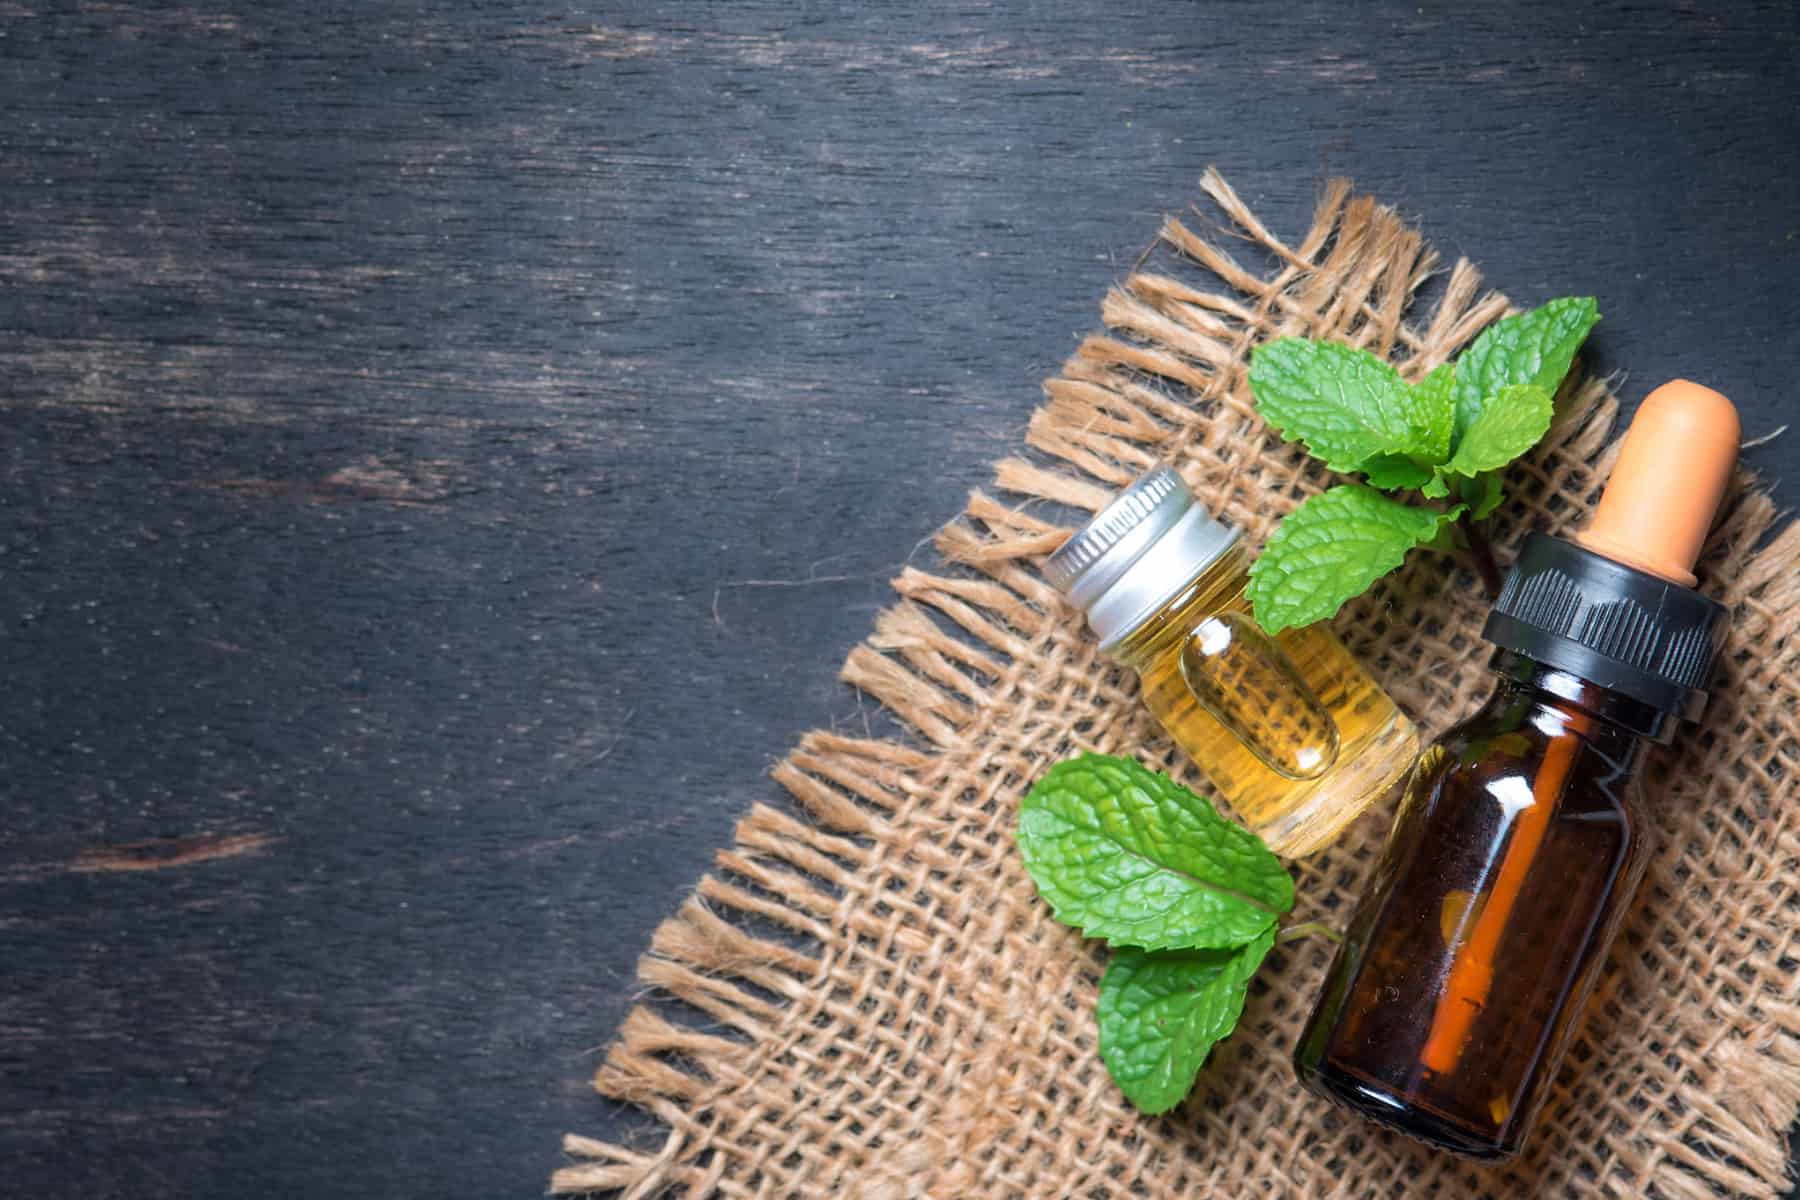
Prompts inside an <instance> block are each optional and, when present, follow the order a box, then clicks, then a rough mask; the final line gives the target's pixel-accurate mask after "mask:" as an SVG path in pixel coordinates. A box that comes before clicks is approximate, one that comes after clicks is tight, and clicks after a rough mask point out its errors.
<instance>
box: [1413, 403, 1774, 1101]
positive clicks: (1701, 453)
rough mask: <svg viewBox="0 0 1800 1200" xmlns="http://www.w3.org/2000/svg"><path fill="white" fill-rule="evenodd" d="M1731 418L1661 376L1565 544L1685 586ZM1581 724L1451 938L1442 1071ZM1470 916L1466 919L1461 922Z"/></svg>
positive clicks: (1483, 982) (1463, 1033)
mask: <svg viewBox="0 0 1800 1200" xmlns="http://www.w3.org/2000/svg"><path fill="white" fill-rule="evenodd" d="M1742 438H1743V428H1742V425H1741V424H1740V423H1739V421H1738V415H1737V409H1735V408H1733V407H1732V404H1731V401H1730V400H1727V399H1726V398H1725V397H1724V396H1722V395H1720V394H1719V393H1718V392H1715V391H1713V390H1712V389H1711V388H1707V387H1701V386H1700V385H1699V384H1697V383H1690V382H1688V381H1687V380H1685V379H1677V380H1674V381H1672V382H1670V383H1665V384H1663V385H1662V386H1661V387H1659V388H1657V389H1656V390H1655V391H1653V392H1651V393H1650V394H1649V395H1648V396H1646V397H1644V402H1643V404H1642V405H1640V406H1639V408H1638V412H1637V415H1636V417H1635V418H1633V420H1632V422H1631V429H1630V430H1629V431H1628V432H1627V433H1626V435H1625V444H1624V445H1623V446H1622V447H1621V448H1620V450H1619V461H1618V464H1617V465H1616V466H1614V467H1613V472H1612V476H1611V477H1610V478H1609V479H1608V480H1607V482H1606V490H1605V491H1604V492H1603V493H1602V494H1601V496H1600V504H1599V506H1598V507H1597V508H1596V509H1595V510H1594V519H1593V520H1592V521H1591V522H1589V524H1588V527H1587V529H1585V530H1583V531H1582V532H1581V533H1578V534H1576V535H1575V542H1576V544H1578V545H1580V546H1582V547H1583V548H1585V549H1588V550H1592V551H1593V552H1594V553H1596V554H1600V555H1603V556H1605V557H1606V558H1610V559H1612V560H1613V561H1614V562H1619V563H1623V564H1624V565H1626V566H1628V567H1635V568H1637V569H1638V570H1640V571H1645V572H1648V573H1649V574H1651V575H1655V576H1657V577H1658V578H1661V579H1666V580H1668V581H1669V582H1670V583H1675V584H1679V585H1681V586H1682V587H1693V586H1694V582H1695V580H1694V563H1695V561H1696V560H1697V559H1698V558H1699V557H1700V548H1701V546H1702V545H1703V544H1704V543H1705V541H1706V531H1707V530H1708V529H1709V528H1711V526H1712V521H1713V516H1714V515H1715V514H1716V513H1717V511H1718V507H1719V501H1720V500H1721V499H1723V498H1724V495H1725V489H1726V487H1727V486H1728V485H1729V484H1730V482H1731V472H1732V469H1733V468H1734V467H1735V466H1736V465H1737V452H1738V444H1739V442H1740V441H1741V440H1742ZM1590 725H1591V722H1590V721H1588V720H1586V719H1584V718H1583V717H1582V716H1581V715H1579V714H1574V713H1571V714H1568V715H1567V717H1566V718H1565V721H1564V729H1563V732H1561V733H1559V734H1557V735H1556V736H1555V737H1553V738H1552V739H1551V740H1550V743H1549V745H1548V747H1547V748H1546V750H1545V752H1544V761H1543V762H1542V764H1540V765H1539V767H1538V770H1537V776H1536V779H1535V780H1534V782H1533V785H1532V792H1531V794H1532V804H1531V805H1530V806H1529V807H1527V808H1525V809H1523V810H1522V811H1521V812H1520V813H1519V814H1518V816H1517V817H1516V818H1515V819H1514V822H1513V829H1512V833H1511V836H1510V837H1509V838H1508V839H1507V845H1506V854H1505V855H1504V857H1503V858H1502V859H1501V861H1500V869H1499V870H1498V871H1497V872H1495V874H1494V883H1493V886H1492V887H1491V888H1490V889H1489V891H1488V895H1487V899H1486V900H1485V901H1483V902H1479V903H1477V902H1476V901H1471V902H1470V904H1469V907H1468V909H1467V910H1466V911H1467V913H1468V914H1469V916H1465V917H1464V923H1465V924H1464V927H1465V928H1468V929H1469V933H1468V937H1467V939H1466V940H1464V941H1463V943H1462V944H1461V946H1459V947H1458V949H1457V952H1456V957H1455V958H1454V960H1453V961H1452V962H1451V964H1450V974H1449V977H1448V978H1447V979H1446V980H1445V983H1444V993H1443V997H1442V998H1441V999H1440V1000H1439V1001H1438V1006H1437V1011H1436V1012H1435V1013H1434V1014H1433V1015H1432V1021H1431V1031H1430V1033H1429V1034H1427V1036H1426V1039H1425V1046H1424V1049H1423V1050H1421V1051H1420V1054H1419V1061H1420V1062H1421V1063H1422V1064H1423V1065H1424V1066H1425V1067H1426V1068H1428V1069H1429V1070H1431V1071H1434V1072H1437V1073H1439V1074H1444V1073H1447V1072H1450V1071H1454V1070H1455V1069H1456V1064H1457V1063H1458V1062H1459V1061H1460V1060H1461V1058H1462V1052H1463V1047H1464V1046H1465V1045H1467V1044H1468V1040H1469V1030H1470V1028H1471V1027H1472V1026H1473V1025H1474V1023H1475V1018H1476V1017H1477V1016H1479V1015H1480V1014H1481V1010H1482V1008H1483V1007H1485V1006H1486V1004H1487V998H1488V993H1489V992H1490V991H1491V990H1492V988H1493V986H1494V957H1495V952H1496V951H1497V950H1498V949H1499V947H1500V941H1501V938H1502V937H1503V936H1504V935H1505V933H1506V927H1507V922H1508V921H1509V919H1510V918H1511V916H1512V910H1513V906H1514V905H1515V904H1516V903H1517V902H1518V899H1519V893H1520V891H1521V889H1522V888H1523V887H1524V885H1525V880H1526V877H1527V875H1529V873H1530V871H1531V864H1532V861H1533V860H1534V859H1536V857H1537V853H1538V850H1539V848H1540V847H1541V846H1542V845H1543V842H1544V835H1545V834H1546V833H1547V832H1548V831H1549V826H1550V816H1551V813H1552V812H1554V811H1555V808H1556V802H1557V801H1558V799H1560V798H1561V795H1562V791H1563V788H1564V787H1566V786H1567V784H1568V780H1569V771H1570V769H1571V768H1572V767H1573V766H1574V764H1575V759H1576V757H1577V752H1578V750H1579V749H1580V746H1581V739H1582V735H1583V734H1585V733H1586V732H1587V731H1588V729H1589V728H1590ZM1470 916H1472V917H1473V926H1472V928H1471V927H1469V924H1468V922H1469V919H1470Z"/></svg>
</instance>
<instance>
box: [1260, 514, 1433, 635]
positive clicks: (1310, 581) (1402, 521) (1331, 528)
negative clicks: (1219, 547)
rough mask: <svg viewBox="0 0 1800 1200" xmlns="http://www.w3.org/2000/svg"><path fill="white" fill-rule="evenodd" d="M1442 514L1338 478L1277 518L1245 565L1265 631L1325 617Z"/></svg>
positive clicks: (1427, 532) (1393, 562) (1396, 560)
mask: <svg viewBox="0 0 1800 1200" xmlns="http://www.w3.org/2000/svg"><path fill="white" fill-rule="evenodd" d="M1438 517H1439V514H1438V513H1437V512H1436V511H1434V510H1432V509H1428V508H1411V507H1408V506H1407V505H1404V504H1401V503H1400V502H1399V501H1398V500H1392V499H1389V498H1388V497H1386V496H1384V495H1382V494H1381V493H1380V492H1378V491H1376V490H1375V489H1374V488H1371V487H1366V486H1364V485H1362V484H1358V483H1351V484H1340V485H1339V486H1337V487H1334V488H1332V489H1331V490H1330V491H1328V492H1323V493H1321V494H1319V495H1317V496H1313V497H1311V498H1310V499H1308V500H1307V501H1306V502H1305V503H1303V504H1302V505H1300V507H1299V508H1296V509H1295V510H1294V511H1293V512H1291V513H1289V514H1288V515H1287V516H1286V517H1285V518H1283V519H1282V522H1281V524H1280V526H1278V527H1277V528H1276V530H1275V533H1274V535H1273V536H1272V537H1270V538H1269V544H1268V545H1267V546H1266V547H1264V548H1263V552H1262V557H1261V558H1258V559H1257V560H1256V562H1255V564H1254V565H1253V566H1251V568H1250V589H1249V594H1250V604H1251V607H1252V609H1253V610H1254V611H1255V613H1256V622H1257V624H1258V625H1261V626H1262V627H1263V630H1264V631H1265V632H1267V633H1271V634H1273V633H1279V632H1281V631H1282V630H1283V629H1287V628H1289V627H1291V626H1295V625H1310V624H1312V623H1313V622H1314V621H1323V620H1324V619H1326V618H1327V617H1330V616H1332V615H1333V614H1334V613H1336V612H1337V610H1338V609H1339V608H1341V607H1342V606H1343V604H1344V601H1346V600H1348V599H1350V598H1351V597H1352V596H1356V595H1360V594H1361V593H1362V591H1363V590H1364V589H1365V588H1367V587H1368V586H1369V585H1370V584H1371V583H1374V582H1375V581H1376V580H1377V579H1380V578H1381V577H1382V576H1383V575H1386V574H1387V573H1388V572H1389V571H1392V570H1393V569H1394V568H1395V567H1397V566H1399V565H1400V563H1401V562H1402V561H1403V560H1404V559H1405V558H1406V552H1407V551H1408V550H1411V549H1412V548H1413V547H1414V546H1417V545H1418V544H1419V543H1421V542H1424V541H1428V540H1429V539H1430V538H1431V537H1432V536H1433V535H1434V534H1435V533H1436V532H1437V527H1438Z"/></svg>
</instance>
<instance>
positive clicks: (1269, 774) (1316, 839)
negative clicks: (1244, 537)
mask: <svg viewBox="0 0 1800 1200" xmlns="http://www.w3.org/2000/svg"><path fill="white" fill-rule="evenodd" d="M1249 568H1250V558H1249V555H1248V554H1247V553H1246V552H1245V550H1244V548H1243V545H1242V543H1241V539H1240V538H1239V534H1238V531H1237V530H1235V529H1233V528H1231V527H1230V526H1227V525H1224V524H1222V523H1221V522H1218V521H1215V520H1213V519H1212V517H1211V515H1210V514H1209V513H1207V511H1206V510H1205V509H1204V508H1203V507H1201V506H1200V505H1199V504H1197V503H1195V502H1194V499H1193V497H1192V496H1191V495H1190V494H1189V492H1188V490H1187V486H1186V484H1184V483H1183V482H1182V480H1181V477H1180V476H1179V475H1177V474H1176V473H1175V471H1174V470H1173V469H1171V468H1168V467H1159V468H1157V469H1155V470H1153V471H1151V472H1149V473H1148V474H1146V475H1144V476H1142V477H1141V478H1139V479H1138V480H1137V481H1136V482H1135V483H1133V484H1132V485H1131V486H1130V487H1129V488H1127V489H1126V490H1125V491H1124V492H1123V493H1121V494H1120V495H1119V497H1118V498H1117V499H1115V500H1114V501H1113V502H1112V503H1111V504H1109V505H1108V506H1107V507H1106V509H1105V510H1104V511H1102V512H1101V513H1100V514H1099V515H1098V516H1096V517H1095V518H1094V519H1093V520H1091V521H1089V522H1088V523H1087V524H1086V525H1085V526H1083V527H1082V528H1081V529H1080V530H1078V531H1077V532H1076V533H1075V535H1074V536H1073V537H1071V538H1070V539H1069V540H1068V542H1066V543H1065V544H1064V545H1063V547H1062V548H1061V549H1060V550H1058V551H1057V552H1056V553H1055V554H1054V555H1052V556H1051V558H1050V560H1049V562H1048V563H1047V564H1046V566H1045V576H1046V578H1048V579H1049V581H1050V582H1051V584H1052V585H1054V586H1055V587H1056V588H1057V589H1058V590H1059V591H1061V592H1063V593H1064V594H1066V595H1067V596H1068V597H1069V598H1070V599H1071V600H1072V601H1074V603H1075V604H1077V605H1078V606H1080V607H1081V608H1082V609H1083V611H1085V612H1086V613H1087V618H1088V623H1089V625H1090V626H1092V628H1093V630H1094V632H1095V633H1096V634H1097V635H1099V637H1100V641H1101V649H1102V650H1103V651H1105V652H1106V653H1107V654H1109V655H1111V656H1112V657H1113V658H1115V659H1116V660H1118V661H1119V662H1121V663H1123V664H1124V665H1126V666H1128V667H1130V668H1132V669H1133V670H1134V671H1136V672H1137V674H1138V678H1139V680H1140V682H1141V684H1142V688H1143V696H1144V702H1145V703H1146V704H1147V705H1148V706H1149V707H1150V711H1151V712H1153V713H1155V714H1156V717H1157V719H1158V720H1159V721H1161V722H1162V725H1163V728H1164V729H1166V730H1168V732H1169V735H1170V736H1171V737H1172V738H1174V739H1175V742H1176V744H1177V745H1178V746H1180V747H1181V749H1182V750H1183V751H1184V752H1186V754H1187V755H1188V757H1189V758H1191V759H1193V760H1194V762H1195V763H1196V764H1197V765H1198V766H1199V767H1200V768H1201V769H1202V770H1204V771H1205V772H1206V774H1207V778H1208V779H1209V780H1211V782H1212V786H1213V788H1214V790H1215V791H1217V793H1218V795H1219V796H1220V798H1221V799H1223V800H1224V801H1225V802H1226V803H1227V804H1228V805H1229V806H1230V807H1231V808H1232V810H1233V811H1234V812H1236V813H1237V815H1238V816H1239V817H1240V818H1241V819H1242V820H1243V822H1244V824H1245V825H1247V826H1248V827H1249V828H1250V829H1251V830H1252V831H1253V832H1255V833H1257V834H1258V835H1259V836H1261V837H1262V838H1263V840H1264V841H1265V842H1267V843H1268V845H1269V846H1270V848H1271V849H1273V850H1274V851H1275V852H1276V853H1278V854H1285V855H1289V856H1296V855H1302V854H1310V853H1312V852H1314V851H1316V850H1319V849H1321V848H1323V847H1324V846H1325V845H1326V844H1327V843H1328V842H1330V841H1331V839H1332V838H1333V837H1335V836H1336V835H1337V833H1338V832H1339V831H1340V830H1342V829H1343V828H1344V826H1345V825H1347V824H1348V823H1349V822H1350V821H1352V820H1354V819H1355V818H1356V817H1357V816H1358V815H1359V814H1361V813H1362V812H1363V811H1365V810H1366V809H1367V808H1368V807H1369V806H1370V805H1372V804H1374V803H1375V802H1376V801H1377V800H1379V799H1381V798H1382V797H1383V796H1384V795H1386V794H1387V792H1388V790H1389V789H1390V788H1392V787H1393V786H1394V785H1395V784H1396V783H1397V782H1399V780H1400V779H1401V778H1402V777H1403V776H1404V775H1405V774H1406V771H1407V769H1408V768H1409V767H1410V766H1411V765H1412V761H1413V756H1414V754H1415V753H1416V752H1417V749H1418V734H1417V732H1416V731H1415V729H1414V728H1413V724H1412V722H1411V721H1409V720H1407V719H1406V717H1405V715H1404V714H1402V713H1401V712H1400V710H1399V709H1398V708H1397V707H1395V705H1394V702H1393V701H1392V700H1390V699H1389V698H1388V696H1387V694H1386V693H1385V692H1383V691H1382V690H1381V688H1380V687H1379V686H1377V685H1376V683H1375V681H1374V680H1373V679H1371V678H1370V677H1369V675H1368V673H1367V672H1366V671H1364V670H1363V669H1362V667H1361V666H1359V665H1358V664H1357V662H1356V660H1355V659H1354V658H1353V657H1351V655H1350V652H1349V651H1348V650H1346V649H1344V646H1343V644H1342V643H1341V642H1339V641H1338V640H1337V638H1336V637H1334V636H1333V635H1332V634H1331V632H1330V630H1328V629H1327V628H1326V627H1325V626H1324V625H1322V624H1321V625H1312V626H1308V627H1306V628H1302V629H1290V630H1285V631H1283V632H1282V633H1280V634H1277V635H1276V636H1275V637H1273V638H1271V637H1270V636H1268V635H1267V634H1265V633H1263V632H1262V630H1261V629H1259V628H1258V627H1257V625H1256V622H1255V621H1254V620H1253V619H1252V617H1251V615H1250V605H1249V602H1248V600H1247V599H1246V598H1245V595H1244V589H1245V587H1246V585H1247V584H1248V582H1249Z"/></svg>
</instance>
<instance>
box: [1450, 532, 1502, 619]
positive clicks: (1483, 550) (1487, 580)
mask: <svg viewBox="0 0 1800 1200" xmlns="http://www.w3.org/2000/svg"><path fill="white" fill-rule="evenodd" d="M1456 524H1457V526H1458V527H1459V528H1461V529H1462V532H1463V537H1464V539H1465V540H1467V541H1468V543H1469V554H1470V557H1472V558H1473V559H1474V561H1475V571H1476V573H1477V574H1478V575H1480V576H1481V586H1482V587H1484V588H1486V589H1487V594H1488V599H1489V600H1498V599H1499V598H1500V564H1498V563H1496V562H1495V561H1494V544H1493V543H1492V542H1490V541H1488V538H1487V534H1485V533H1483V532H1481V526H1479V525H1477V524H1476V523H1475V522H1474V521H1471V520H1470V519H1469V514H1468V513H1464V514H1463V515H1462V516H1460V517H1458V518H1456Z"/></svg>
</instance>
